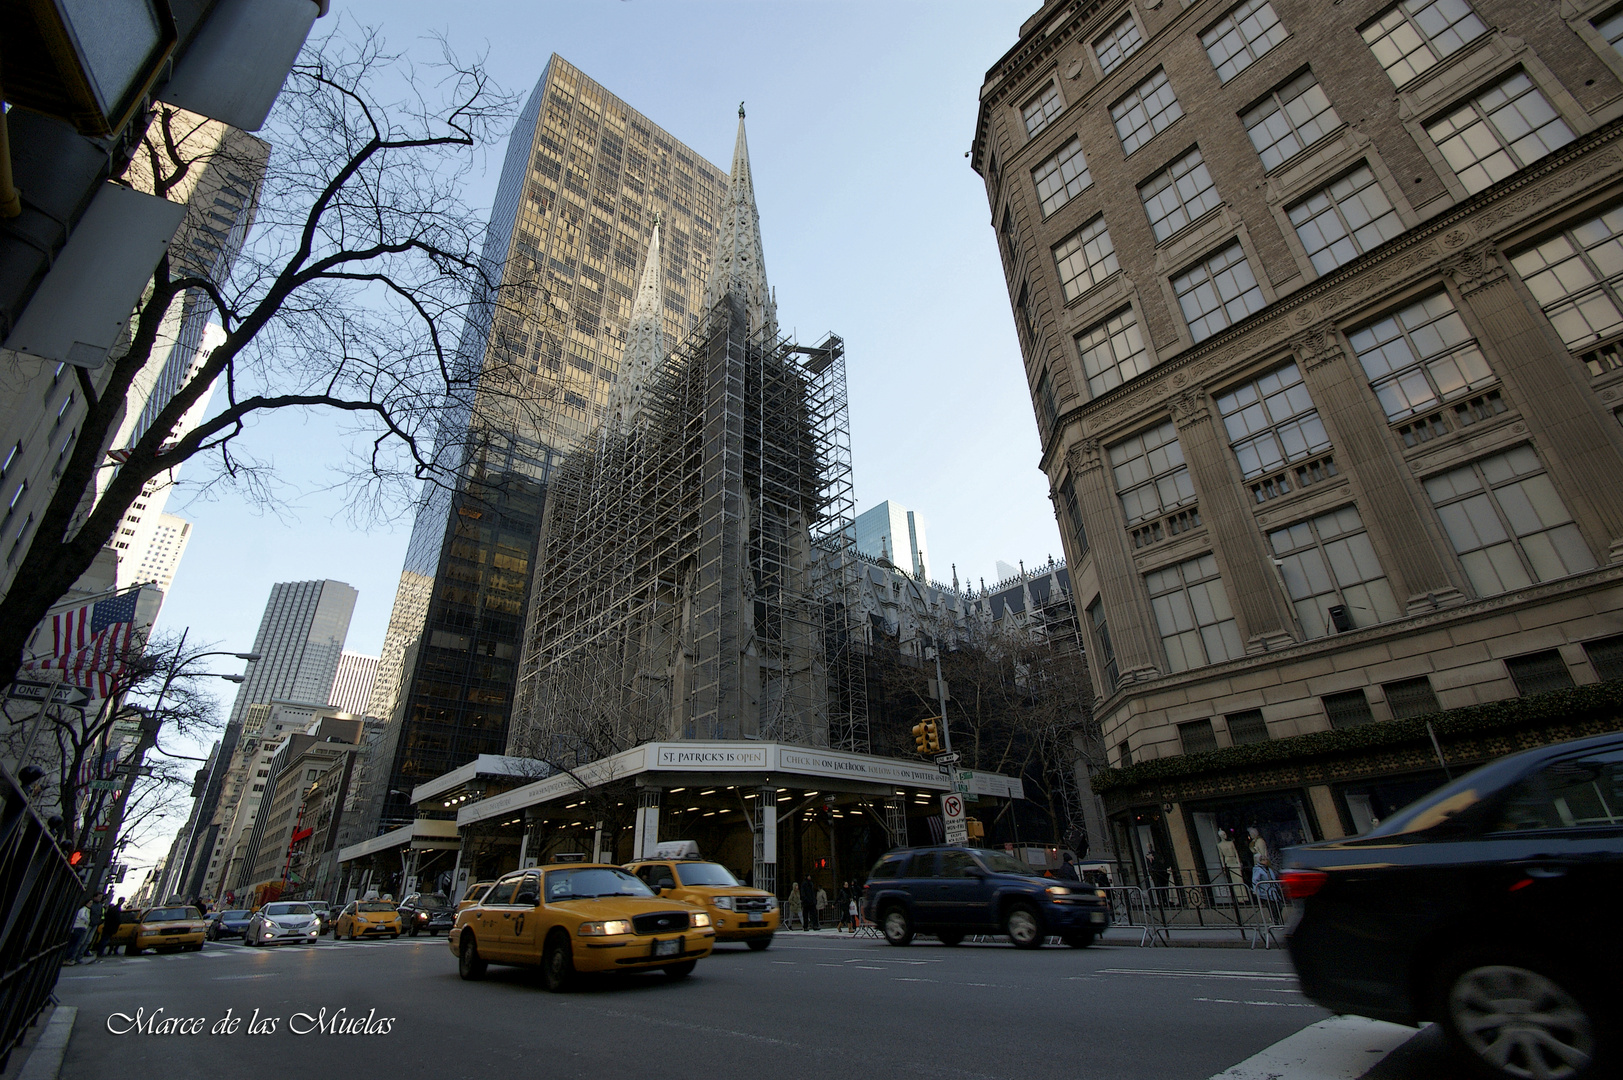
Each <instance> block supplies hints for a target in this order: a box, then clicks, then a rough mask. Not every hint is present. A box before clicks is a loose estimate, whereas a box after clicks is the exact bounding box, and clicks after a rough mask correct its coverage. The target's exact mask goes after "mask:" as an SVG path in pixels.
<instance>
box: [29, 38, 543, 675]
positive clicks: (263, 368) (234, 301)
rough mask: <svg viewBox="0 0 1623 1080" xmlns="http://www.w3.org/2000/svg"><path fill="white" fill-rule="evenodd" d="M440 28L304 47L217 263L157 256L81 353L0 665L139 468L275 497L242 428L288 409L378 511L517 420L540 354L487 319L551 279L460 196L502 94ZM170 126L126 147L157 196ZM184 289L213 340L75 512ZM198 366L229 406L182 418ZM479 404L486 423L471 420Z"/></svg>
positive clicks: (533, 299)
mask: <svg viewBox="0 0 1623 1080" xmlns="http://www.w3.org/2000/svg"><path fill="white" fill-rule="evenodd" d="M441 48H442V55H441V56H440V57H438V58H437V59H436V60H435V62H433V63H432V64H428V65H413V64H412V63H410V62H409V61H407V60H406V59H404V58H403V57H401V56H399V55H397V54H391V53H389V52H388V51H386V49H385V47H384V44H383V42H382V41H381V40H380V39H379V38H378V37H377V36H376V35H375V34H373V33H371V32H368V31H361V32H359V33H356V32H353V31H351V30H349V29H348V28H347V27H346V26H344V25H343V24H340V28H339V30H338V31H336V32H335V33H334V34H333V35H329V36H328V37H326V38H325V39H323V40H320V41H317V42H314V43H312V44H311V45H310V46H309V47H307V50H306V52H305V53H304V54H303V55H302V56H301V57H300V60H299V62H298V63H297V64H296V65H295V67H294V68H293V71H292V73H291V74H290V75H289V77H288V80H287V83H286V85H285V86H284V88H283V91H282V95H281V98H280V99H279V100H278V103H277V107H276V110H275V112H274V113H273V116H272V119H271V122H270V124H269V125H268V127H267V130H266V132H265V134H266V135H267V137H268V139H269V140H270V142H271V144H272V147H273V150H272V155H271V161H270V165H269V168H268V171H267V173H266V177H265V180H264V184H263V189H262V193H261V197H260V199H259V209H258V220H257V223H256V225H255V228H254V231H253V234H252V235H251V237H250V238H249V240H248V242H247V244H246V246H245V247H244V249H243V251H242V253H241V255H240V256H239V257H238V259H237V260H236V264H235V269H234V270H233V272H232V273H231V275H230V277H229V279H228V280H211V279H210V278H208V277H206V276H199V275H197V274H195V273H187V272H186V270H185V268H184V266H183V265H182V264H181V262H179V261H178V260H176V259H173V258H171V257H170V256H166V257H165V258H164V259H162V260H161V261H160V262H159V263H158V266H157V268H156V270H155V272H154V274H153V277H152V280H151V283H150V284H149V286H148V288H147V290H146V294H145V296H144V297H143V299H142V301H141V303H140V306H139V307H138V308H137V309H136V311H135V313H134V317H133V319H132V322H131V330H130V332H129V335H128V342H127V347H126V348H125V349H124V351H123V352H122V353H121V354H120V355H117V356H116V357H115V358H114V359H111V360H110V361H109V364H110V365H111V370H110V373H109V375H108V377H107V380H106V382H105V385H104V386H103V387H102V388H101V390H100V392H99V393H98V392H96V389H95V387H94V385H93V383H92V381H91V379H90V378H89V377H88V376H87V375H86V374H85V373H84V372H83V371H82V369H76V370H78V371H79V377H80V380H81V389H82V390H83V391H84V394H85V397H86V404H87V407H88V412H87V415H86V417H85V419H84V423H83V427H82V429H81V431H80V434H79V437H78V441H77V444H76V445H75V446H74V448H73V452H72V454H71V456H70V457H69V459H68V461H67V463H66V466H65V467H64V469H63V471H62V476H61V482H60V486H59V487H58V488H57V490H56V493H55V496H54V497H53V498H52V499H51V501H50V503H49V504H48V506H47V507H46V509H45V510H44V511H43V513H42V515H41V518H40V522H39V525H38V527H37V529H36V531H35V532H34V535H33V537H32V538H31V539H30V540H29V542H28V546H27V550H26V552H25V553H24V554H23V555H22V561H21V565H20V568H19V571H18V573H17V575H16V578H15V582H14V584H13V585H12V586H11V588H10V590H9V591H8V592H7V594H6V595H5V596H4V597H3V598H0V672H3V673H4V676H3V677H0V682H5V681H9V680H10V679H11V678H12V677H14V676H15V673H16V671H17V670H18V667H19V665H20V662H21V660H22V658H23V649H24V647H25V643H26V641H27V639H28V637H29V634H30V632H31V631H32V629H33V627H34V626H35V625H36V624H37V623H38V622H39V621H40V619H41V618H43V617H44V615H45V614H46V612H47V611H48V609H49V608H50V606H51V605H52V604H53V603H54V602H56V601H57V600H58V598H59V597H61V596H62V595H63V594H64V593H66V591H67V590H68V589H69V588H70V587H71V586H72V584H73V582H74V581H75V580H76V579H78V577H79V576H80V575H81V574H82V573H84V571H85V570H86V569H87V568H88V567H89V566H90V565H91V562H92V561H93V560H94V559H95V557H96V554H97V552H98V551H100V550H101V548H102V547H103V546H104V545H105V544H106V543H108V541H109V540H110V539H111V538H112V536H113V534H114V531H115V529H116V528H117V525H118V522H119V520H120V519H121V517H122V516H123V514H124V512H125V510H126V509H127V508H128V507H129V506H130V504H131V503H132V502H133V501H134V500H135V499H136V498H137V497H138V496H139V495H140V493H141V490H142V486H143V485H144V484H146V483H147V482H148V481H149V480H151V479H152V478H154V477H156V476H158V475H159V474H161V473H164V472H166V471H168V470H170V469H171V468H173V467H174V466H176V465H178V464H180V463H182V462H188V461H192V460H193V459H196V460H197V461H198V462H199V463H200V464H205V465H207V466H209V469H208V471H207V475H206V476H204V477H202V478H201V482H202V483H203V485H204V486H209V485H218V484H225V485H232V486H234V487H235V488H236V489H237V490H239V491H242V492H244V493H245V494H246V495H247V496H248V497H250V498H254V499H257V500H260V501H262V502H264V503H267V504H271V505H274V490H273V487H274V482H273V477H272V476H271V473H270V468H269V466H268V465H266V464H265V463H263V462H261V461H258V460H256V459H255V458H254V457H253V456H252V451H251V446H250V443H249V439H248V433H249V430H250V428H251V426H252V423H253V421H254V420H255V418H256V417H259V416H263V415H265V414H268V413H276V412H286V411H290V410H291V411H299V412H303V413H307V414H315V415H322V416H325V417H328V418H329V419H327V420H326V421H324V422H325V423H327V424H328V425H329V426H331V425H333V424H334V423H337V424H338V425H340V426H341V427H342V428H344V429H347V431H348V432H349V433H350V434H352V435H353V437H354V440H355V441H354V444H353V445H354V446H355V447H356V448H357V449H356V450H355V452H354V453H353V454H352V455H351V460H350V461H348V462H346V463H342V465H341V466H340V467H339V469H338V471H339V480H338V481H337V482H338V483H340V484H344V485H349V486H350V491H349V499H348V505H349V506H351V507H352V508H354V509H355V513H356V515H357V516H358V517H359V518H360V519H362V520H371V519H374V518H375V517H377V516H382V515H387V514H389V513H391V512H393V511H397V510H399V509H401V508H403V507H404V506H405V505H407V501H406V497H407V496H408V495H409V494H411V493H412V491H413V490H414V489H415V488H416V486H417V483H418V481H419V480H424V479H426V480H429V481H431V482H436V483H452V482H454V480H455V476H456V473H457V470H458V469H459V467H460V466H461V464H462V462H463V461H465V460H467V459H468V455H469V453H470V448H469V447H468V445H467V442H468V440H469V439H470V438H473V436H470V435H469V434H468V433H469V431H470V430H472V431H480V430H485V431H509V430H512V427H513V424H514V423H515V422H517V419H518V418H519V417H520V414H523V413H524V411H525V410H526V409H528V408H530V407H531V406H530V402H531V401H532V400H533V398H534V397H535V396H537V395H533V394H531V393H530V390H531V389H532V388H533V386H534V385H535V375H534V372H533V369H531V368H529V367H527V366H526V365H525V363H524V359H525V357H524V356H523V355H521V354H520V352H519V351H518V350H517V349H516V348H510V349H503V350H492V353H493V356H494V357H495V360H494V361H492V362H487V360H486V356H485V349H484V340H485V331H486V330H487V329H488V328H489V327H490V326H491V325H492V323H493V322H495V323H498V324H500V323H502V322H510V320H502V319H501V318H500V316H501V314H502V309H503V308H511V309H515V310H524V311H526V312H533V311H536V310H541V311H543V312H545V311H546V307H547V300H546V296H545V293H544V292H543V291H542V290H540V289H539V288H538V287H536V286H535V285H534V283H533V282H531V281H526V280H515V278H514V277H513V276H512V275H508V276H507V277H506V279H505V280H504V276H503V275H504V268H503V266H502V265H501V264H500V260H501V259H502V257H503V256H504V254H505V253H504V252H502V251H498V250H495V247H496V246H497V245H491V246H490V247H489V248H487V246H486V243H485V240H486V237H485V226H484V223H483V220H482V215H479V214H477V213H475V211H473V210H472V209H470V208H469V207H468V206H466V205H465V204H464V203H463V201H462V199H461V196H460V190H461V187H462V184H463V181H464V179H465V176H466V174H467V172H468V170H469V169H470V168H472V167H473V165H474V164H475V163H476V161H477V159H478V157H479V152H480V151H481V149H482V148H484V147H486V146H488V145H490V144H491V143H492V141H493V140H494V139H496V138H498V137H500V136H503V135H505V133H506V123H505V122H506V119H507V118H508V117H509V116H510V115H511V112H512V106H513V103H514V99H513V98H512V97H511V96H510V95H508V94H505V93H504V92H502V91H501V90H499V89H498V88H496V87H495V86H494V85H493V83H492V81H491V79H490V77H489V75H488V74H487V72H486V71H485V69H484V67H483V66H482V64H481V63H479V62H465V61H462V60H459V59H458V58H457V57H455V56H453V55H452V54H451V53H450V51H449V49H448V48H446V47H444V45H443V43H442V45H441ZM386 93H397V95H398V96H396V97H394V98H393V99H390V100H386V99H385V97H384V95H385V94H386ZM182 125H183V120H182V119H181V118H178V117H177V116H176V115H175V114H173V113H172V112H171V111H170V110H168V109H166V108H160V109H159V111H158V112H157V114H156V115H155V117H154V119H153V122H152V124H151V127H150V128H149V130H148V133H147V136H146V139H145V142H144V143H143V146H142V149H141V153H140V154H139V155H138V157H137V161H138V162H139V163H141V167H142V168H145V169H147V170H149V171H150V174H151V176H150V181H151V184H152V187H153V189H154V190H155V191H156V192H157V193H158V194H163V193H165V192H167V191H170V190H172V189H173V188H174V186H175V185H176V184H178V183H180V182H181V181H182V180H183V179H184V177H185V175H186V174H187V172H188V171H189V170H191V169H193V168H197V167H199V162H198V161H197V160H195V159H192V158H188V156H187V154H188V151H187V149H186V148H187V146H188V140H187V138H186V135H187V132H186V131H185V130H182ZM188 291H192V292H193V293H194V294H201V295H202V296H204V297H206V302H207V304H208V306H209V307H210V308H211V309H212V313H213V315H214V316H215V317H216V318H217V319H218V321H219V323H220V325H221V326H222V328H223V329H224V330H225V331H226V336H225V340H224V341H223V343H221V344H220V345H219V346H218V347H216V348H215V349H213V351H212V352H211V353H210V354H209V355H208V357H207V358H206V360H204V361H203V362H202V363H201V365H200V366H199V367H198V368H197V369H196V370H195V373H194V374H193V375H192V376H191V377H190V378H189V379H188V380H187V381H186V382H185V383H184V385H182V386H181V387H180V389H179V391H178V392H176V393H175V395H174V396H173V398H172V399H171V400H170V401H169V402H168V404H167V405H166V406H164V408H163V409H162V411H161V412H159V413H158V414H157V415H156V417H155V419H154V421H153V422H152V423H151V425H150V427H149V428H148V429H147V430H146V432H145V434H143V435H141V436H140V437H139V438H138V439H137V440H136V442H135V443H134V445H133V446H130V447H128V448H119V450H120V454H121V455H122V454H123V453H124V451H125V450H127V452H128V456H127V459H126V460H124V461H123V462H122V464H121V465H119V466H118V468H117V472H116V474H115V475H113V476H112V478H111V480H110V481H107V482H106V483H105V486H104V489H103V491H102V493H101V496H100V499H99V501H96V502H95V504H94V505H93V506H92V507H90V508H89V509H88V512H87V511H86V504H87V503H88V502H89V501H90V499H91V498H92V496H93V492H94V490H95V488H96V486H97V483H96V481H97V476H98V473H99V470H101V469H102V468H104V467H110V466H106V465H105V464H104V460H103V458H104V454H105V452H106V451H107V449H108V440H109V438H110V437H111V436H112V435H113V433H115V431H116V430H117V428H118V425H119V422H120V419H121V417H122V415H123V412H124V410H125V408H126V399H127V398H128V396H129V394H130V392H131V387H132V385H133V384H134V383H135V381H136V378H137V376H138V375H139V374H140V373H141V371H142V369H143V368H145V367H146V366H147V365H148V363H149V362H152V361H153V360H154V346H155V345H156V344H157V343H158V341H159V338H160V331H161V329H162V327H163V325H164V323H165V318H166V316H167V315H169V313H170V309H171V307H172V306H173V305H175V304H176V303H178V302H179V301H180V299H181V297H182V296H183V294H186V293H187V292H188ZM459 336H460V337H461V338H462V340H463V341H465V342H466V343H467V344H466V346H465V347H464V346H460V345H459ZM509 344H511V343H509ZM211 384H212V385H215V386H217V388H218V390H219V391H220V394H221V395H222V396H223V398H224V403H223V405H222V404H221V403H220V399H219V397H216V399H215V402H214V408H215V412H214V415H212V416H211V417H209V418H208V419H206V420H204V421H203V422H202V423H201V424H199V425H198V426H196V427H195V428H194V429H192V430H191V431H190V432H189V433H186V434H184V435H180V436H179V437H177V430H176V429H177V424H178V423H179V422H180V420H181V419H182V417H183V416H184V414H185V413H186V412H187V410H188V409H190V408H191V407H192V406H193V405H194V404H195V403H196V402H197V401H198V400H199V399H200V398H201V396H202V395H203V394H204V392H205V391H206V389H207V388H208V387H209V386H210V385H211ZM481 416H484V417H489V418H491V420H492V422H491V423H489V424H486V425H483V426H481V425H480V424H479V423H477V420H478V418H479V417H481ZM472 452H477V448H474V449H473V451H472ZM194 482H195V481H194Z"/></svg>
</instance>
